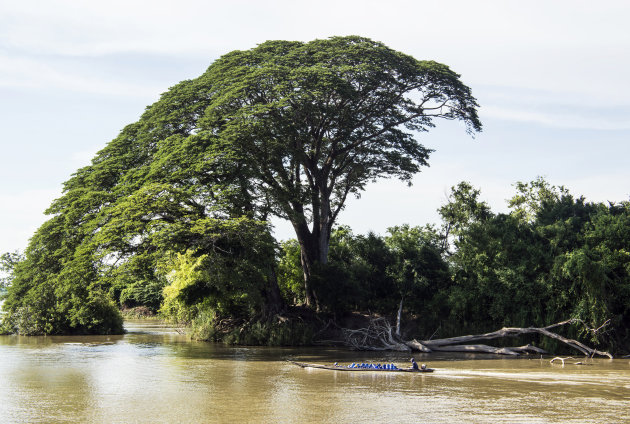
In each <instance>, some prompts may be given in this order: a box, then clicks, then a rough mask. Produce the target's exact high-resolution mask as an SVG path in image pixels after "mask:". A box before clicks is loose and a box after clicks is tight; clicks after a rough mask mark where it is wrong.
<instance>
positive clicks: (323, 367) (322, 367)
mask: <svg viewBox="0 0 630 424" xmlns="http://www.w3.org/2000/svg"><path fill="white" fill-rule="evenodd" d="M291 363H293V364H295V365H297V366H300V367H302V368H317V369H320V370H331V371H351V372H406V373H424V372H433V371H434V370H433V368H425V369H418V370H414V369H413V368H398V369H395V370H386V369H378V368H348V367H340V366H337V367H336V366H334V365H322V364H307V363H304V362H295V361H291Z"/></svg>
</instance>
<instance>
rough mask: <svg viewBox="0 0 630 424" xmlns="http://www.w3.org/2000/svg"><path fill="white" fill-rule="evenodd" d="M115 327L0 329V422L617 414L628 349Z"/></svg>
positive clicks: (622, 410)
mask: <svg viewBox="0 0 630 424" xmlns="http://www.w3.org/2000/svg"><path fill="white" fill-rule="evenodd" d="M125 325H126V329H127V331H128V332H127V334H125V335H124V336H110V337H107V336H98V337H96V336H91V337H83V336H80V337H79V336H76V337H19V336H0V422H1V423H23V422H25V423H69V422H71V423H77V422H86V423H215V422H216V423H242V422H243V423H249V422H251V423H261V422H262V423H266V422H269V423H368V422H369V423H372V422H378V423H386V422H397V423H417V422H455V423H496V422H506V423H547V422H557V423H622V422H630V360H628V359H614V360H608V359H595V360H592V361H590V362H589V364H590V365H584V366H576V365H565V366H564V367H563V366H562V365H559V364H558V365H556V364H550V363H549V358H547V359H540V358H533V359H512V358H499V357H491V356H472V355H471V356H463V355H457V356H450V355H440V356H428V355H425V356H421V355H417V356H416V360H417V361H418V362H426V363H427V364H428V365H429V366H430V367H432V368H435V369H436V371H435V372H434V373H432V374H411V375H410V374H406V373H400V374H396V373H381V372H360V373H352V372H339V371H328V370H316V369H302V368H300V367H297V366H295V365H293V364H291V363H290V362H288V361H287V360H297V361H303V362H317V363H328V364H330V363H332V362H335V361H338V362H339V363H343V364H346V363H350V362H353V361H360V362H364V361H365V362H367V361H374V362H395V363H397V364H398V365H399V366H403V365H406V363H407V361H408V360H409V356H408V355H402V354H399V353H365V352H349V351H346V350H339V349H327V348H301V349H295V348H263V347H227V346H224V345H220V344H213V343H204V342H191V341H189V340H188V339H187V338H186V337H185V336H183V335H181V334H179V333H178V332H176V331H175V330H174V329H172V328H169V327H168V326H165V325H163V324H160V323H159V322H155V321H128V322H126V324H125Z"/></svg>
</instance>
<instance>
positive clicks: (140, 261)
mask: <svg viewBox="0 0 630 424" xmlns="http://www.w3.org/2000/svg"><path fill="white" fill-rule="evenodd" d="M476 107H477V103H476V101H475V99H474V98H473V97H472V96H471V94H470V90H469V89H468V87H466V86H465V85H463V84H462V83H461V82H460V80H459V76H458V75H457V74H455V73H454V72H452V71H451V70H450V69H449V68H448V67H446V66H444V65H441V64H438V63H435V62H431V61H418V60H416V59H414V58H412V57H410V56H407V55H404V54H402V53H399V52H396V51H394V50H391V49H389V48H387V47H386V46H384V45H383V44H381V43H377V42H374V41H371V40H369V39H366V38H360V37H333V38H330V39H327V40H316V41H313V42H309V43H302V42H287V41H269V42H265V43H263V44H261V45H259V46H258V47H256V48H254V49H251V50H248V51H235V52H232V53H229V54H227V55H225V56H223V57H221V58H220V59H219V60H217V61H216V62H214V63H213V64H212V65H211V66H210V67H209V68H208V70H207V71H206V72H205V73H204V74H203V75H201V76H200V77H198V78H196V79H194V80H188V81H183V82H181V83H179V84H177V85H176V86H174V87H173V88H171V89H170V90H169V91H168V92H167V93H165V94H164V95H163V96H162V97H161V99H160V100H159V101H158V102H156V103H155V104H153V105H151V106H150V107H149V108H147V111H146V112H145V113H144V114H143V115H142V117H141V119H140V120H139V121H138V122H136V123H134V124H131V125H129V126H127V127H126V128H124V129H123V131H122V132H121V133H120V135H119V136H118V137H117V138H116V139H114V140H113V141H112V142H111V143H109V144H108V145H107V146H106V147H105V148H104V149H103V150H102V151H100V152H99V153H98V154H97V155H96V157H95V158H94V159H93V160H92V164H91V165H89V166H87V167H84V168H81V169H79V170H78V171H77V172H76V173H75V174H74V175H73V176H72V178H71V179H70V180H69V181H67V182H66V184H65V185H64V193H63V196H62V197H61V198H59V199H57V200H56V201H55V202H53V204H52V205H51V207H50V208H49V210H48V213H49V214H50V215H52V217H51V219H50V221H48V222H47V223H46V224H44V225H43V226H42V227H41V228H40V229H39V230H38V232H37V233H36V234H35V236H34V237H33V239H32V240H31V244H30V246H29V248H28V249H27V250H26V259H25V260H24V261H23V262H22V263H21V264H18V266H17V267H16V271H15V280H14V284H13V286H12V288H11V290H10V293H9V297H8V299H7V301H6V303H5V309H6V310H7V311H8V312H9V313H8V315H7V317H8V318H7V317H5V321H6V322H9V321H11V322H13V324H11V328H13V329H15V328H19V327H23V328H25V329H26V331H25V332H29V333H37V332H45V333H53V332H71V331H78V332H106V331H119V330H120V328H119V324H111V323H112V322H114V321H115V317H113V315H115V311H113V304H112V303H111V302H110V300H109V299H108V297H113V298H114V300H119V301H120V300H122V299H123V298H124V299H125V300H130V301H134V299H135V301H140V302H142V300H141V299H146V298H151V299H152V300H151V302H152V303H156V302H157V301H159V291H158V292H157V294H158V296H147V293H146V290H144V289H142V290H140V289H139V290H136V289H137V288H138V286H139V285H144V286H147V287H149V286H151V287H156V288H158V289H159V288H160V287H161V286H162V285H164V284H165V282H164V279H163V277H164V276H163V275H160V272H159V271H160V267H159V262H160V260H162V259H163V258H164V257H165V256H170V255H176V254H184V255H192V256H193V257H197V258H200V257H205V258H212V261H214V262H213V263H214V264H215V265H216V264H219V263H221V264H224V265H225V267H227V268H225V270H224V271H225V272H221V273H220V274H221V275H222V277H221V278H223V279H224V280H225V279H231V281H230V282H228V281H214V280H213V281H202V280H203V279H201V280H195V284H194V289H192V288H187V289H186V292H187V293H188V292H190V293H196V294H199V295H200V296H202V297H204V296H205V297H207V296H212V297H213V298H214V299H215V300H216V302H223V303H225V302H226V301H227V300H229V301H230V302H232V303H234V305H232V306H234V308H237V309H238V308H241V309H249V310H251V309H255V308H258V307H260V306H261V304H262V305H263V308H265V309H267V310H268V311H269V312H270V313H273V312H274V311H278V310H279V309H280V308H281V307H282V302H281V300H280V299H279V296H278V295H279V292H278V289H277V284H276V283H275V273H274V269H273V248H272V244H271V243H270V242H269V240H270V238H269V237H268V235H269V231H268V227H266V226H265V225H264V224H261V223H262V222H264V221H266V220H267V218H268V217H269V216H271V215H277V216H280V217H283V218H286V219H289V220H290V221H291V222H292V224H293V226H294V228H295V231H296V235H297V239H298V241H299V245H300V249H301V262H302V266H303V273H304V280H305V294H306V295H305V298H306V302H307V303H308V304H309V305H312V306H315V307H316V306H317V297H316V290H315V288H314V287H312V285H313V284H312V282H313V281H321V280H317V279H314V278H313V277H314V276H315V274H316V271H317V268H318V264H326V262H327V258H328V249H329V242H330V234H331V228H332V226H333V223H334V222H335V220H336V218H337V216H338V214H339V213H340V211H341V210H342V209H343V206H344V204H345V201H346V199H347V197H348V196H349V195H352V194H354V195H356V194H358V193H359V192H360V191H361V190H363V189H364V188H365V185H366V184H367V183H368V182H369V181H372V180H375V179H377V178H380V177H398V178H400V179H402V180H405V181H410V180H411V178H412V176H413V175H414V174H415V173H417V172H418V171H419V170H420V168H421V167H422V166H424V165H426V164H427V159H428V156H429V153H430V152H431V150H430V149H427V148H425V147H424V146H422V145H421V144H420V143H419V142H418V141H417V139H416V136H417V134H418V132H422V131H427V130H428V129H429V128H431V127H432V126H433V123H432V120H433V118H445V119H457V120H462V121H463V122H464V123H465V124H466V126H467V129H468V131H469V132H474V131H479V130H480V129H481V124H480V122H479V120H478V117H477V112H476ZM248 240H249V241H250V243H247V241H248ZM217 255H219V256H220V255H224V256H223V259H221V260H219V259H218V258H219V256H217ZM225 255H228V256H229V258H228V257H226V256H225ZM230 255H231V256H230ZM185 257H187V258H189V256H185ZM236 258H240V260H243V261H246V262H247V263H248V264H249V267H248V268H247V270H248V271H247V275H249V276H250V277H251V284H249V285H248V287H249V289H247V288H244V287H243V285H242V284H240V283H239V282H238V281H236V280H239V279H242V278H241V277H239V276H238V275H241V274H242V273H241V274H239V273H236V272H232V270H233V269H234V268H233V267H234V266H236V265H235V260H236ZM254 258H256V259H254ZM261 258H265V259H264V260H263V259H261ZM189 259H190V258H189ZM190 261H191V262H190V263H197V262H194V261H193V260H192V259H190ZM209 261H210V259H207V260H205V261H200V262H199V264H200V265H199V266H201V265H203V266H206V265H207V264H208V263H209ZM262 262H267V263H268V265H267V266H264V265H263V264H262ZM186 263H188V262H186ZM213 266H214V265H213ZM240 269H244V268H242V267H241V268H240ZM199 272H200V273H199V275H205V274H203V272H201V271H199ZM243 272H244V271H243ZM195 275H197V274H195ZM248 278H249V277H248ZM232 280H233V281H232ZM232 283H233V284H232ZM187 287H188V286H187ZM246 289H247V290H249V294H248V295H247V296H239V295H236V294H235V293H234V291H239V290H246ZM136 291H138V296H136V297H135V298H134V296H135V295H134V293H135V292H136ZM41 293H45V294H46V299H47V303H45V302H40V305H43V306H42V308H41V311H40V312H41V313H38V316H40V317H41V320H39V321H38V320H36V321H32V320H26V321H24V322H22V321H20V319H19V318H20V317H21V316H27V315H29V313H28V310H29V307H31V306H32V305H30V304H29V302H31V303H33V302H34V301H32V300H33V299H36V298H42V295H41ZM153 294H155V293H153ZM193 297H194V296H193ZM205 297H204V298H205ZM29 299H30V300H29ZM182 299H183V298H182ZM186 299H187V300H186V301H189V302H195V301H196V300H199V299H196V300H195V299H192V297H191V296H188V295H187V296H186ZM230 299H231V300H230ZM244 299H249V300H247V301H245V300H244ZM257 299H258V300H257ZM180 300H181V299H180ZM90 302H91V303H90ZM216 302H215V303H216ZM211 303H212V302H211ZM90 304H94V305H96V304H98V305H101V306H99V307H98V308H91V307H89V306H88V307H86V306H85V305H90ZM60 305H62V306H63V305H65V306H64V308H60V307H59V306H60ZM44 306H45V307H44ZM99 308H100V309H99ZM234 308H232V309H231V310H234ZM99 310H106V311H107V316H109V317H110V318H111V319H110V318H107V319H101V318H99V317H98V316H95V315H94V314H97V315H98V311H99ZM50 311H56V312H55V314H56V315H55V316H53V315H51V312H50ZM30 315H32V314H30ZM101 315H104V314H101ZM69 316H70V317H72V318H71V319H68V317H69ZM112 317H113V318H112ZM20 323H22V324H24V325H22V324H20ZM108 326H109V327H112V326H114V327H115V326H118V328H116V329H111V328H110V330H107V327H108Z"/></svg>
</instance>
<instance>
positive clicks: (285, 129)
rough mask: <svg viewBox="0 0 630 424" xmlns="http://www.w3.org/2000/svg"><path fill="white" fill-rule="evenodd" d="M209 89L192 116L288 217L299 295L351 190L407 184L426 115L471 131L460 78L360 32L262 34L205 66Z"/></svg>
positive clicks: (470, 108) (256, 191)
mask: <svg viewBox="0 0 630 424" xmlns="http://www.w3.org/2000/svg"><path fill="white" fill-rule="evenodd" d="M206 75H207V76H208V78H209V79H210V80H211V81H212V98H211V100H210V103H209V106H208V108H206V110H205V113H204V115H203V117H202V118H201V119H200V120H199V121H198V124H199V130H200V133H201V132H204V131H207V132H209V133H211V134H213V135H216V136H217V137H218V139H219V140H221V141H220V142H221V144H222V145H223V146H226V147H227V150H228V151H230V152H231V154H232V155H234V157H235V158H238V161H239V162H242V163H244V167H243V168H241V171H244V172H247V177H248V178H249V181H251V182H252V186H251V187H250V193H251V194H252V196H254V197H257V198H258V199H259V203H260V202H262V203H264V204H265V205H266V206H268V207H269V212H270V213H273V214H275V215H277V216H280V217H283V218H286V219H288V220H290V221H291V223H292V224H293V227H294V229H295V232H296V236H297V240H298V242H299V244H300V248H301V261H302V264H303V272H304V276H305V282H306V288H305V290H306V292H305V296H306V302H307V304H309V305H316V303H317V296H316V291H317V290H315V289H314V288H313V287H311V284H310V280H311V275H312V273H313V272H314V269H313V267H314V266H316V264H320V265H325V264H326V263H327V260H328V249H329V240H330V232H331V229H332V226H333V224H334V223H335V221H336V219H337V216H338V214H339V213H340V211H341V210H342V209H343V207H344V205H345V202H346V199H347V197H348V196H349V195H358V194H359V193H360V192H361V191H362V190H363V189H364V188H365V185H366V184H367V183H368V182H370V181H373V180H376V179H378V178H382V177H397V178H400V179H401V180H404V181H407V182H410V181H411V177H412V176H413V175H414V174H415V173H417V172H419V171H420V168H421V167H422V166H425V165H427V159H428V157H429V153H430V152H431V150H430V149H428V148H426V147H424V146H423V145H422V144H420V143H419V142H418V140H417V137H418V134H419V133H420V132H424V131H427V130H428V129H430V128H431V127H433V126H434V122H433V120H434V119H435V118H444V119H451V120H461V121H463V122H464V123H465V125H466V127H467V130H468V131H469V132H471V133H472V132H474V131H480V130H481V123H480V121H479V119H478V117H477V109H476V108H477V106H478V105H477V103H476V101H475V99H474V97H473V96H472V95H471V92H470V89H469V88H468V87H467V86H465V85H464V84H463V83H462V82H461V81H460V80H459V75H457V74H456V73H454V72H453V71H451V70H450V69H449V68H448V67H447V66H445V65H442V64H439V63H436V62H433V61H419V60H416V59H414V58H413V57H411V56H408V55H405V54H403V53H400V52H396V51H394V50H392V49H390V48H388V47H386V46H385V45H383V44H381V43H378V42H374V41H372V40H369V39H367V38H361V37H333V38H330V39H326V40H315V41H312V42H309V43H301V42H287V41H269V42H266V43H263V44H261V45H259V46H258V47H256V48H254V49H252V50H248V51H236V52H232V53H230V54H227V55H225V56H223V57H222V58H221V59H219V60H218V61H217V62H215V63H214V64H213V65H212V66H211V67H210V68H209V70H208V72H207V74H206Z"/></svg>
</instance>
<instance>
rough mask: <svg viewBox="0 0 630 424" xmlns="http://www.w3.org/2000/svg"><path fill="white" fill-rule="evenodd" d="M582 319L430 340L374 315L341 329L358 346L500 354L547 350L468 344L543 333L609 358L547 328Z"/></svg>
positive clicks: (373, 348) (397, 349)
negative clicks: (396, 329) (401, 332)
mask: <svg viewBox="0 0 630 424" xmlns="http://www.w3.org/2000/svg"><path fill="white" fill-rule="evenodd" d="M608 322H609V321H607V322H606V323H604V324H603V325H602V326H600V327H599V328H597V329H596V330H593V329H590V328H588V327H587V329H588V330H590V331H592V332H593V333H597V331H599V330H600V329H602V328H603V327H604V326H606V325H607V324H608ZM575 323H581V324H582V325H585V326H586V324H585V323H584V322H583V321H581V320H577V319H569V320H566V321H562V322H558V323H555V324H551V325H548V326H546V327H525V328H520V327H504V328H502V329H500V330H497V331H493V332H490V333H484V334H473V335H466V336H458V337H448V338H444V339H431V340H420V341H418V340H415V339H414V340H409V341H406V340H402V339H401V338H400V337H398V335H397V334H392V330H393V328H392V326H391V325H390V324H389V321H387V320H386V319H385V318H375V319H372V320H370V323H369V325H368V327H366V328H359V329H356V330H351V329H345V328H344V329H342V332H343V334H344V338H345V344H346V345H347V346H350V347H352V348H354V349H357V350H395V351H400V352H407V351H419V352H427V353H429V352H433V351H437V352H470V353H477V352H481V353H494V354H500V355H511V356H517V355H520V354H522V353H526V354H527V353H540V354H546V353H547V352H546V351H545V350H544V349H541V348H539V347H536V346H532V345H530V344H527V345H525V346H519V347H494V346H489V345H485V344H471V343H472V342H477V341H481V340H492V339H498V338H503V337H516V336H521V335H524V334H542V335H544V336H546V337H550V338H552V339H555V340H558V341H560V342H562V343H564V344H566V345H567V346H569V347H571V348H573V349H575V350H577V351H579V352H580V353H582V354H583V355H585V356H590V357H592V356H595V355H599V356H606V357H608V358H611V359H612V355H611V354H610V353H608V352H603V351H599V350H597V349H593V348H591V347H588V346H586V345H585V344H583V343H581V342H579V341H577V340H573V339H568V338H566V337H563V336H561V335H559V334H556V333H554V332H552V331H550V330H551V329H552V328H556V327H560V326H564V325H567V324H575Z"/></svg>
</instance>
